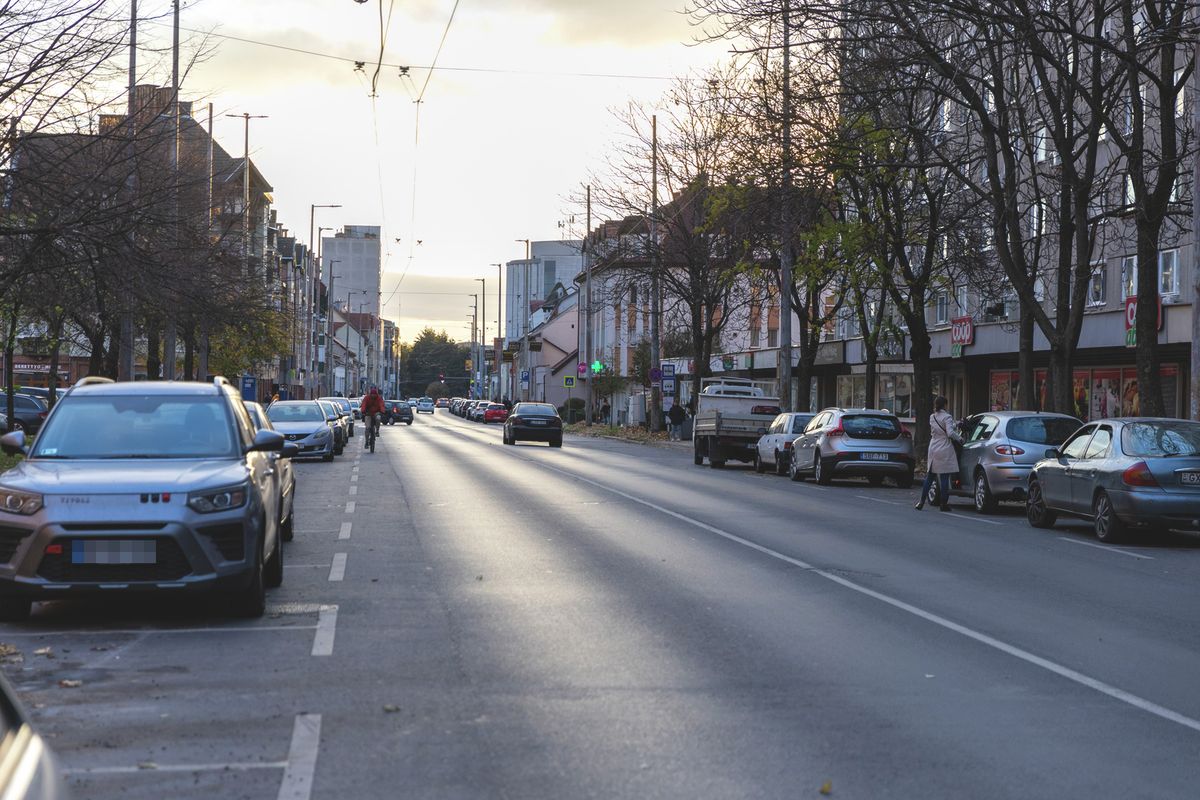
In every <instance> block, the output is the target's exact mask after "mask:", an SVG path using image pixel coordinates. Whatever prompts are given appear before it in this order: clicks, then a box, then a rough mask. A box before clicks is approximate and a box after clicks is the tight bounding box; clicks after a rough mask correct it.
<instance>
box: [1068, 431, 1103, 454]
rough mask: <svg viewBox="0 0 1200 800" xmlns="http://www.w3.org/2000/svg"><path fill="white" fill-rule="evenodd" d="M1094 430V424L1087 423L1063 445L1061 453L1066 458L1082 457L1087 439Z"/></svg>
mask: <svg viewBox="0 0 1200 800" xmlns="http://www.w3.org/2000/svg"><path fill="white" fill-rule="evenodd" d="M1094 430H1096V426H1095V425H1088V426H1087V427H1086V428H1083V429H1082V430H1080V431H1079V432H1078V433H1076V434H1075V435H1074V436H1072V437H1071V438H1070V439H1068V440H1067V443H1066V444H1064V445H1063V447H1062V454H1063V455H1064V456H1066V457H1067V458H1083V454H1084V453H1086V452H1087V444H1088V440H1089V439H1091V438H1092V431H1094Z"/></svg>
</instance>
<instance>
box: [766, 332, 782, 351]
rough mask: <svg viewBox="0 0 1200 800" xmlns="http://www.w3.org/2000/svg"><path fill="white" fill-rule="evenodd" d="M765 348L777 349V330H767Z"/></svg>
mask: <svg viewBox="0 0 1200 800" xmlns="http://www.w3.org/2000/svg"><path fill="white" fill-rule="evenodd" d="M767 347H779V329H778V328H767Z"/></svg>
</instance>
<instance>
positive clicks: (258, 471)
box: [231, 403, 280, 554]
mask: <svg viewBox="0 0 1200 800" xmlns="http://www.w3.org/2000/svg"><path fill="white" fill-rule="evenodd" d="M231 405H232V407H233V417H234V419H233V425H234V428H235V429H236V431H235V436H236V437H237V439H238V441H240V442H241V443H242V448H243V450H244V449H245V448H246V447H249V446H250V445H251V444H253V443H254V433H255V425H254V423H253V422H252V421H251V419H250V413H249V412H248V411H246V407H245V406H244V405H242V404H241V403H234V404H231ZM275 455H276V454H275V453H264V452H261V451H254V452H250V453H246V455H245V459H246V469H247V470H248V471H249V472H250V481H251V482H252V483H253V484H254V486H255V489H256V490H257V493H258V496H259V497H261V498H262V504H263V516H264V517H265V518H266V521H267V528H266V530H264V531H263V536H264V537H265V539H264V541H265V549H264V551H263V552H264V553H267V554H270V553H271V552H273V550H272V548H273V547H274V546H275V545H274V541H275V537H276V536H277V534H278V531H279V523H280V518H279V513H280V508H279V472H278V470H276V469H275V461H274V460H273V456H275Z"/></svg>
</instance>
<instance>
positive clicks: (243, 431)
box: [230, 400, 258, 447]
mask: <svg viewBox="0 0 1200 800" xmlns="http://www.w3.org/2000/svg"><path fill="white" fill-rule="evenodd" d="M230 407H231V409H232V411H233V418H234V424H235V425H236V427H237V432H238V435H239V436H240V437H241V440H242V444H243V445H244V446H246V447H249V446H250V445H251V444H253V443H254V434H255V432H256V431H257V430H258V426H257V425H256V424H254V420H252V419H250V412H248V411H247V410H246V405H245V403H241V402H238V401H237V400H233V401H231V402H230Z"/></svg>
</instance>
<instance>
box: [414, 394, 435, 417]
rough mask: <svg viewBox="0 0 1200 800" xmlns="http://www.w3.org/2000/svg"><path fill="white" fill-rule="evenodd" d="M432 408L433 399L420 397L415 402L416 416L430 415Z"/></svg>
mask: <svg viewBox="0 0 1200 800" xmlns="http://www.w3.org/2000/svg"><path fill="white" fill-rule="evenodd" d="M433 408H434V406H433V398H432V397H422V398H421V399H420V400H418V401H417V413H418V414H432V413H433Z"/></svg>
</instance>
